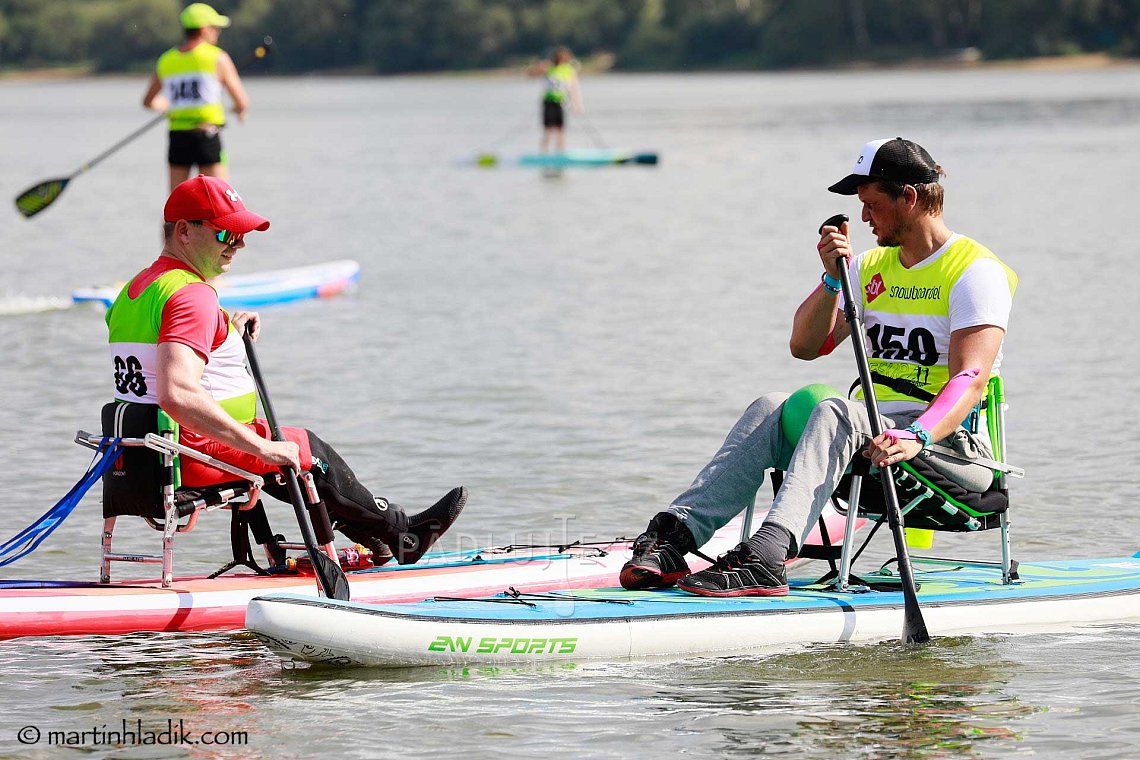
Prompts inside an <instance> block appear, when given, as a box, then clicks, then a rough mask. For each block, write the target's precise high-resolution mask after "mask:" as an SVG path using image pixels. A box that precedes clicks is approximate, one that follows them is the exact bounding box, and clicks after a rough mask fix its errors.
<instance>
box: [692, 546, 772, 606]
mask: <svg viewBox="0 0 1140 760" xmlns="http://www.w3.org/2000/svg"><path fill="white" fill-rule="evenodd" d="M677 588H679V589H681V590H682V591H688V592H689V593H691V594H700V595H701V596H787V595H788V571H787V568H786V567H785V566H784V565H780V566H779V567H768V566H766V565H763V564H761V563H760V562H759V561H758V560H757V559H756V557H755V555H753V554H752V550H751V549H750V547H749V546H748V544H739V545H738V546H737V547H736V548H734V549H731V550H730V551H729V552H728V553H727V554H722V555H721V556H719V557H717V559H716V562H715V563H713V565H712V567H710V568H708V569H707V570H702V571H701V572H699V573H693V574H692V575H686V576H685V577H684V578H681V579H680V580H679V581H677Z"/></svg>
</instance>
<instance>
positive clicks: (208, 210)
mask: <svg viewBox="0 0 1140 760" xmlns="http://www.w3.org/2000/svg"><path fill="white" fill-rule="evenodd" d="M163 217H164V218H165V219H166V221H168V222H177V221H178V220H179V219H185V220H186V221H188V222H209V223H210V224H212V225H213V226H215V227H217V228H218V229H223V230H228V231H230V232H238V233H242V234H244V233H246V232H252V231H253V230H259V231H262V232H264V231H265V230H267V229H269V220H268V219H266V218H265V217H263V216H259V215H258V214H255V213H253V212H252V211H247V210H246V208H245V204H244V203H242V202H241V196H240V195H238V193H237V190H234V189H233V188H232V187H230V185H229V183H228V182H226V181H224V180H220V179H218V178H217V177H207V176H206V175H205V174H199V175H198V176H197V177H194V178H193V179H188V180H186V181H185V182H183V183H181V184H180V185H178V186H177V187H175V188H174V190H173V192H171V193H170V197H169V198H167V199H166V208H164V209H163Z"/></svg>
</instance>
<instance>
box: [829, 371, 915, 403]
mask: <svg viewBox="0 0 1140 760" xmlns="http://www.w3.org/2000/svg"><path fill="white" fill-rule="evenodd" d="M859 382H860V381H859V380H856V381H855V382H853V383H851V387H850V388H848V389H847V396H848V397H850V396H851V393H852V392H853V391H854V390H855V389H856V388H858V387H859ZM871 382H873V383H874V384H875V385H884V386H886V387H887V388H890V389H891V390H892V391H894V392H895V393H901V394H903V395H904V396H910V397H911V398H913V399H918V400H919V401H925V402H926V403H928V404H929V403H930V402H931V401H933V400H934V394H933V393H931V392H930V391H928V390H926V389H925V388H923V387H922V386H920V385H918V384H916V383H912V382H911V381H910V380H907V379H905V378H902V377H889V376H887V375H884V374H883V373H881V372H876V371H875V370H871Z"/></svg>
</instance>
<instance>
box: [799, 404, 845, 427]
mask: <svg viewBox="0 0 1140 760" xmlns="http://www.w3.org/2000/svg"><path fill="white" fill-rule="evenodd" d="M847 420H848V416H847V404H846V402H845V401H844V400H843V399H837V398H825V399H823V400H822V401H820V402H819V403H818V404H816V405H815V408H814V409H812V411H811V416H810V417H808V421H807V425H806V426H805V427H804V430H812V429H818V428H821V427H826V428H828V429H829V430H835V429H836V428H837V427H838V426H839V425H840V424H842V423H846V422H847Z"/></svg>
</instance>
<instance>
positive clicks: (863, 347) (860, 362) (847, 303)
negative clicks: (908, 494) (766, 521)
mask: <svg viewBox="0 0 1140 760" xmlns="http://www.w3.org/2000/svg"><path fill="white" fill-rule="evenodd" d="M846 221H848V217H847V215H846V214H836V215H835V216H833V217H831V218H829V219H828V220H827V221H825V222H824V223H823V224H821V225H820V231H821V232H822V231H823V228H824V227H841V226H842V225H843V223H844V222H846ZM839 264H840V266H839V280H840V283H841V284H842V287H843V317H844V319H846V320H847V324H848V325H849V326H850V328H851V345H852V346H853V348H854V349H855V364H856V365H857V366H858V368H859V385H860V386H861V387H862V388H863V400H864V401H865V402H866V404H867V416H868V417H870V421H871V433H872V435H873V436H875V437H876V438H877V437H878V436H880V435H882V433H883V422H882V418H880V417H879V404H878V402H877V401H876V400H875V388H874V384H873V383H872V382H871V368H870V365H869V363H868V361H867V342H866V331H865V329H864V327H863V320H862V318H861V317H860V316H859V310H858V309H856V308H855V293H854V291H853V290H852V289H851V276H850V275H849V274H848V272H847V262H846V261H843V262H839ZM879 477H880V479H881V480H882V483H883V494H884V496H885V497H886V508H887V524H888V525H889V526H890V528H891V535H892V536H893V537H894V542H895V553H896V554H897V556H898V560H899V576H900V578H901V580H902V592H903V631H902V640H903V641H905V642H906V643H908V644H920V643H922V642H925V641H929V640H930V633H929V632H928V631H927V630H926V621H925V620H923V618H922V609H921V608H920V607H919V606H918V592H917V591H916V590H915V585H914V571H913V570H912V568H911V564H910V553H909V552H908V551H907V548H906V534H905V533H904V532H903V519H902V509H901V508H900V507H899V497H898V493H897V492H896V491H895V480H894V471H893V468H892V467H890V466H883V467H880V468H879ZM855 508H856V505H853V507H852V509H853V510H854V509H855Z"/></svg>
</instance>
